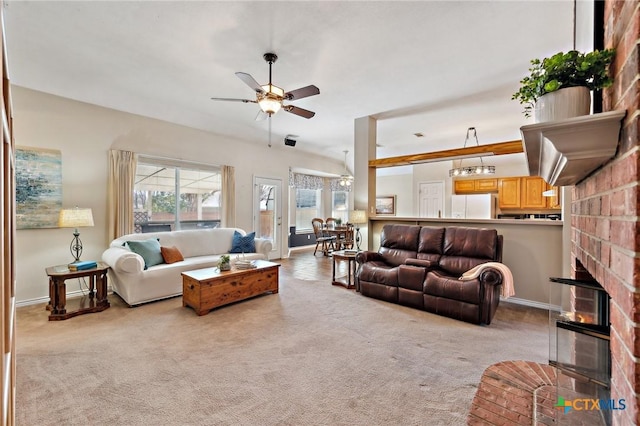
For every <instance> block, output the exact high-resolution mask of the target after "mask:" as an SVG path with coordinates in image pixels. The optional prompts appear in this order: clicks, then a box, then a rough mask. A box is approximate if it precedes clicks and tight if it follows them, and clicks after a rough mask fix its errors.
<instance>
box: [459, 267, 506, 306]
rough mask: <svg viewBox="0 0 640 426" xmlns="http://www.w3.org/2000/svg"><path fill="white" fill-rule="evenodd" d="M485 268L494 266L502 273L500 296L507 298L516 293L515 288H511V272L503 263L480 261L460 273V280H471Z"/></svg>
mask: <svg viewBox="0 0 640 426" xmlns="http://www.w3.org/2000/svg"><path fill="white" fill-rule="evenodd" d="M486 268H494V269H497V270H498V271H500V273H502V288H501V289H500V296H502V297H504V298H507V297H511V296H514V295H515V294H516V291H515V289H514V288H513V274H512V273H511V269H509V267H508V266H507V265H505V264H504V263H500V262H487V263H481V264H480V265H478V266H475V267H473V268H471V269H469V270H468V271H467V272H465V273H464V274H462V276H461V277H460V278H458V279H459V280H460V281H467V280H473V279H476V278H478V277H479V276H480V274H481V273H482V271H484V270H485V269H486Z"/></svg>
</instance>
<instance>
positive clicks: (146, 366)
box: [16, 279, 548, 425]
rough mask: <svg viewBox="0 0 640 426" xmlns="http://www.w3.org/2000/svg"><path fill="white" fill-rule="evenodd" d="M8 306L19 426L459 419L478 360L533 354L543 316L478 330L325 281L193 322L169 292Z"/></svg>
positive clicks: (544, 336) (543, 349)
mask: <svg viewBox="0 0 640 426" xmlns="http://www.w3.org/2000/svg"><path fill="white" fill-rule="evenodd" d="M110 300H111V304H112V307H111V308H110V309H108V310H106V311H104V312H101V313H96V314H88V315H83V316H79V317H75V318H72V319H69V320H66V321H61V322H49V321H47V315H48V312H46V311H45V310H44V306H43V305H38V306H29V307H24V308H20V309H18V316H17V328H18V331H17V338H18V345H17V346H18V347H17V369H18V372H17V373H18V374H17V377H18V383H17V418H16V419H17V423H18V424H19V425H463V424H466V417H467V413H468V411H469V408H470V406H471V401H472V399H473V396H474V393H475V390H476V386H477V385H478V382H479V381H480V377H481V375H482V372H483V371H484V369H485V368H487V367H488V366H490V365H491V364H494V363H496V362H499V361H503V360H521V359H522V360H531V361H537V362H546V361H547V357H548V356H547V352H548V330H547V322H546V318H547V317H546V312H544V311H541V310H536V309H531V308H524V307H520V306H516V305H510V304H508V303H502V304H501V305H500V307H499V309H498V312H497V315H496V318H495V319H494V322H493V323H492V324H491V325H490V326H488V327H481V326H476V325H472V324H467V323H464V322H460V321H455V320H452V319H448V318H443V317H439V316H436V315H432V314H429V313H426V312H422V311H418V310H415V309H411V308H405V307H402V306H398V305H393V304H389V303H386V302H381V301H377V300H375V299H370V298H366V297H364V296H361V295H360V294H359V293H355V292H353V291H349V290H345V289H343V288H341V287H334V286H331V285H330V284H328V283H327V282H319V281H302V280H293V279H283V280H282V282H281V285H280V293H279V294H277V295H265V296H261V297H258V298H255V299H251V300H248V301H244V302H240V303H236V304H234V305H230V306H226V307H223V308H219V309H217V310H214V311H212V312H211V313H209V314H208V315H206V316H202V317H198V316H197V315H196V314H195V313H194V312H193V310H191V309H189V308H183V307H182V299H181V298H174V299H169V300H165V301H161V302H156V303H151V304H147V305H143V306H140V307H137V308H127V307H125V306H124V305H123V303H122V302H121V301H120V299H118V298H117V297H116V296H110Z"/></svg>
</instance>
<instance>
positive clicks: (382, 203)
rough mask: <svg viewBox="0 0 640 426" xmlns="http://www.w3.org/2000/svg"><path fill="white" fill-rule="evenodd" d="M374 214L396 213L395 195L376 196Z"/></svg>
mask: <svg viewBox="0 0 640 426" xmlns="http://www.w3.org/2000/svg"><path fill="white" fill-rule="evenodd" d="M376 214H377V215H378V214H383V215H395V214H396V196H395V195H383V196H380V197H376Z"/></svg>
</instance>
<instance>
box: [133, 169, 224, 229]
mask: <svg viewBox="0 0 640 426" xmlns="http://www.w3.org/2000/svg"><path fill="white" fill-rule="evenodd" d="M221 185H222V179H221V173H220V168H219V167H216V166H207V165H200V164H193V163H183V162H173V161H167V162H163V161H162V160H154V159H150V158H142V157H141V158H140V159H139V161H138V166H137V168H136V179H135V184H134V190H133V197H134V210H133V211H134V222H135V226H136V232H152V231H162V230H170V229H174V230H177V229H194V228H214V227H216V226H219V224H220V214H221V208H220V207H221V205H220V202H221V197H220V195H221Z"/></svg>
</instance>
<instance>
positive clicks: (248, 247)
mask: <svg viewBox="0 0 640 426" xmlns="http://www.w3.org/2000/svg"><path fill="white" fill-rule="evenodd" d="M255 239H256V233H255V232H252V233H250V234H247V235H245V236H244V237H243V236H242V234H241V233H239V232H238V231H233V242H232V243H231V250H229V253H255V252H256V241H255Z"/></svg>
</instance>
